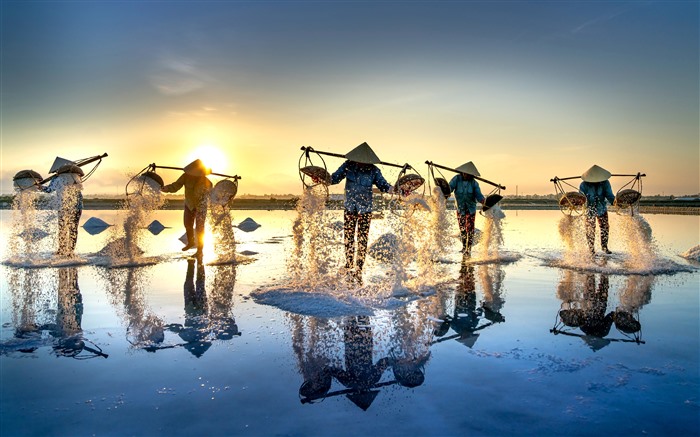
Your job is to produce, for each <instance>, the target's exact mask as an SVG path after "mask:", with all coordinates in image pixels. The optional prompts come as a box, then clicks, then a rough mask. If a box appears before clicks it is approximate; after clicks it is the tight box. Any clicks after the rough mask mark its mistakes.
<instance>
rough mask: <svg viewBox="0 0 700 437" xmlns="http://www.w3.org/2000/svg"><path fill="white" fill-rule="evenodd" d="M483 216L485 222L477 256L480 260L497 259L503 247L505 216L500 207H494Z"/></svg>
mask: <svg viewBox="0 0 700 437" xmlns="http://www.w3.org/2000/svg"><path fill="white" fill-rule="evenodd" d="M483 215H484V217H485V219H486V220H485V223H484V229H483V231H482V237H481V247H480V251H479V252H480V253H479V256H480V257H481V258H498V257H499V256H500V251H501V246H502V245H503V219H504V218H505V214H504V213H503V211H502V210H501V207H500V206H498V205H494V206H493V207H491V208H490V209H489V210H488V211H486V212H485V213H484V214H483Z"/></svg>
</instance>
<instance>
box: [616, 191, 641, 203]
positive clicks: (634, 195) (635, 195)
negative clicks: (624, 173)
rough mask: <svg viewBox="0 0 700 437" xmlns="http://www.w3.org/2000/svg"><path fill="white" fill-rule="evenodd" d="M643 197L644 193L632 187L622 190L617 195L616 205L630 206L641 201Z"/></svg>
mask: <svg viewBox="0 0 700 437" xmlns="http://www.w3.org/2000/svg"><path fill="white" fill-rule="evenodd" d="M641 197H642V193H640V192H639V191H636V190H632V189H629V188H628V189H626V190H621V191H620V192H618V193H617V195H616V196H615V205H617V206H618V207H619V208H629V207H630V206H632V205H634V204H636V203H637V202H639V199H640V198H641Z"/></svg>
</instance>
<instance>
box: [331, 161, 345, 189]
mask: <svg viewBox="0 0 700 437" xmlns="http://www.w3.org/2000/svg"><path fill="white" fill-rule="evenodd" d="M347 170H348V161H345V162H344V163H343V164H342V165H341V166H340V167H338V170H336V171H335V172H334V173H333V174H332V175H331V183H330V185H335V184H337V183H339V182H340V181H342V180H343V179H345V174H346V173H347Z"/></svg>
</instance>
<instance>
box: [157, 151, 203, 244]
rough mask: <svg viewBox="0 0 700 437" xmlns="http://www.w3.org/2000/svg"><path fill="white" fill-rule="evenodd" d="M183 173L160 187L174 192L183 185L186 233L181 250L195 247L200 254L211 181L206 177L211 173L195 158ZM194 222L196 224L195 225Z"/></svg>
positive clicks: (165, 191) (167, 191) (162, 189)
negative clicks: (184, 243)
mask: <svg viewBox="0 0 700 437" xmlns="http://www.w3.org/2000/svg"><path fill="white" fill-rule="evenodd" d="M183 170H184V173H183V174H182V176H180V177H179V178H178V179H177V180H176V181H175V182H173V183H172V184H169V185H165V186H164V187H163V188H161V191H163V192H164V193H176V192H178V191H180V189H181V188H182V187H183V186H184V187H185V208H184V217H183V223H184V225H185V233H186V234H187V244H186V245H185V247H183V248H182V250H183V251H184V250H189V249H192V248H193V247H196V248H197V255H198V256H200V255H201V254H202V247H203V246H204V224H205V221H206V218H207V201H208V199H209V191H210V190H211V187H212V183H211V181H210V180H209V179H207V175H209V174H211V169H208V168H207V167H206V166H205V165H204V163H203V162H202V161H201V160H199V159H196V160H194V161H192V162H191V163H189V164H187V166H186V167H185V168H184V169H183ZM195 223H196V226H195ZM195 231H196V238H195Z"/></svg>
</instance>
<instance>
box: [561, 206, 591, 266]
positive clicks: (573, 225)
mask: <svg viewBox="0 0 700 437" xmlns="http://www.w3.org/2000/svg"><path fill="white" fill-rule="evenodd" d="M584 220H585V218H584V216H582V215H581V216H575V215H564V216H562V218H561V220H559V235H560V236H561V239H562V240H563V241H564V249H565V252H564V261H565V262H566V263H571V264H580V263H584V262H588V260H589V258H590V254H589V251H588V246H587V243H586V229H585V223H584Z"/></svg>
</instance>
